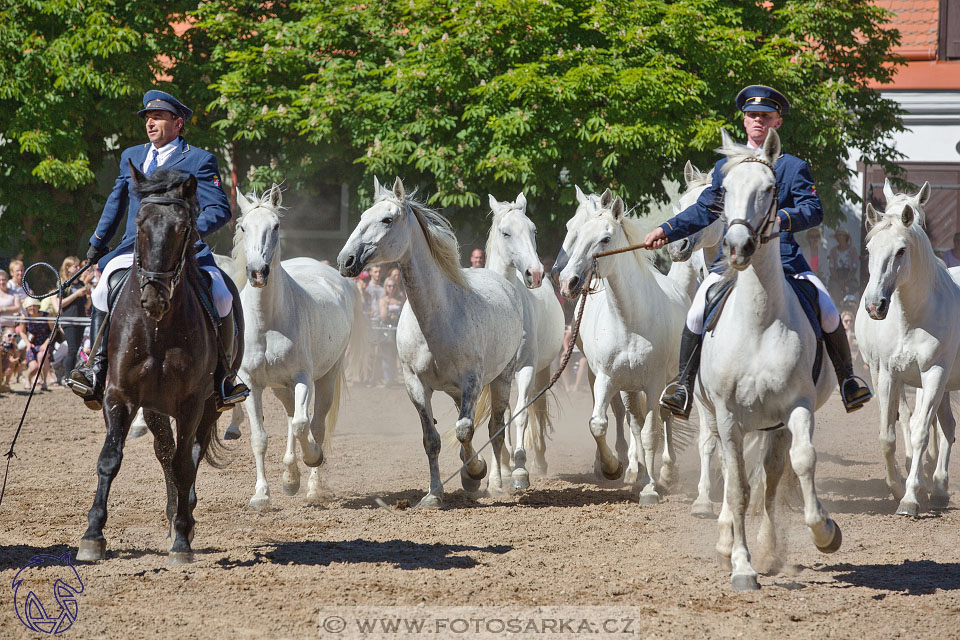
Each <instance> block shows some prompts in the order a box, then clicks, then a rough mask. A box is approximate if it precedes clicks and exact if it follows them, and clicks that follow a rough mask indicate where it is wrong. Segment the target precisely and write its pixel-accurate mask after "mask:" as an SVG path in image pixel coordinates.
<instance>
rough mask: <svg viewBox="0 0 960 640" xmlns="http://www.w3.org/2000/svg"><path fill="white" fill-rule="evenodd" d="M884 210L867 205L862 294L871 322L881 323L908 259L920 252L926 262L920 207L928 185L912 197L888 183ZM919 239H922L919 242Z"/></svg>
mask: <svg viewBox="0 0 960 640" xmlns="http://www.w3.org/2000/svg"><path fill="white" fill-rule="evenodd" d="M883 192H884V195H885V196H886V198H887V210H886V211H885V212H882V213H881V212H878V211H877V210H876V209H874V208H873V205H872V204H870V203H868V204H867V224H868V225H869V227H870V232H869V233H868V234H867V238H866V240H867V252H868V253H869V255H870V258H869V263H868V264H869V269H870V281H869V282H868V283H867V288H866V290H865V291H864V293H863V305H864V307H865V309H866V311H867V313H868V314H870V317H871V318H873V319H874V320H883V319H884V318H886V317H887V312H888V311H889V310H890V299H891V298H892V297H893V293H894V291H895V290H896V289H897V287H899V286H901V285H902V284H903V283H905V282H908V281H909V278H910V268H911V259H914V260H916V259H918V258H919V255H918V252H919V251H920V250H921V249H925V251H923V253H924V254H926V256H927V262H929V261H930V256H931V255H932V254H933V247H932V246H930V241H929V239H927V240H926V243H923V239H926V233H925V232H924V231H923V228H922V226H923V221H924V219H925V214H924V210H923V207H924V205H926V203H927V201H928V200H929V199H930V183H929V182H924V183H923V186H922V187H921V188H920V191H918V192H917V193H916V194H915V195H908V194H905V193H900V194H895V193H894V192H893V188H892V187H891V186H890V181H889V180H888V181H886V182H885V183H884V185H883ZM921 236H922V238H923V239H921Z"/></svg>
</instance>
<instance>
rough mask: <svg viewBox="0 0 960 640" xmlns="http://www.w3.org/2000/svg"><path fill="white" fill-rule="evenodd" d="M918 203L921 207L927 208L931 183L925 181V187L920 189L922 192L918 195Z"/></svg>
mask: <svg viewBox="0 0 960 640" xmlns="http://www.w3.org/2000/svg"><path fill="white" fill-rule="evenodd" d="M916 197H917V202H919V203H920V206H921V207H922V206H925V205H926V204H927V201H929V200H930V183H929V182H927V181H924V183H923V186H922V187H920V192H919V193H918V194H917V196H916Z"/></svg>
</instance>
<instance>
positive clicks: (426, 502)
mask: <svg viewBox="0 0 960 640" xmlns="http://www.w3.org/2000/svg"><path fill="white" fill-rule="evenodd" d="M441 502H442V500H441V497H440V496H438V495H436V494H433V493H428V494H427V495H425V496H423V498H421V499H420V504H418V505H417V508H419V509H439V508H440V504H441Z"/></svg>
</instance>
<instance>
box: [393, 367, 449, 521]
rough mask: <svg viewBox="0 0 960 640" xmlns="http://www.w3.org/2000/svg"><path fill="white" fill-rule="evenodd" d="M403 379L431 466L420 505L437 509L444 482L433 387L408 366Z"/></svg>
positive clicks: (441, 499) (441, 496)
mask: <svg viewBox="0 0 960 640" xmlns="http://www.w3.org/2000/svg"><path fill="white" fill-rule="evenodd" d="M403 381H404V385H405V386H406V387H407V396H409V398H410V402H412V403H413V406H414V408H416V410H417V414H418V415H419V416H420V426H421V428H422V429H423V450H424V452H425V453H426V454H427V465H428V466H429V467H430V492H429V493H427V495H425V496H423V498H422V499H421V500H420V506H421V507H425V508H433V509H435V508H437V507H439V506H440V504H441V503H442V502H443V484H441V482H440V462H439V459H440V434H439V433H437V427H436V425H434V424H433V409H432V408H431V406H430V399H431V397H432V396H433V389H430V388H429V387H426V386H425V385H424V384H423V382H422V381H421V380H420V378H418V377H417V376H416V375H414V374H413V373H412V372H410V371H409V370H408V369H407V368H406V367H404V369H403Z"/></svg>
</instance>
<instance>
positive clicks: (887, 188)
mask: <svg viewBox="0 0 960 640" xmlns="http://www.w3.org/2000/svg"><path fill="white" fill-rule="evenodd" d="M894 195H896V194H894V193H893V185H892V184H890V178H885V179H884V181H883V197H884V198H886V199H887V204H890V201H891V200H893V196H894Z"/></svg>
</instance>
